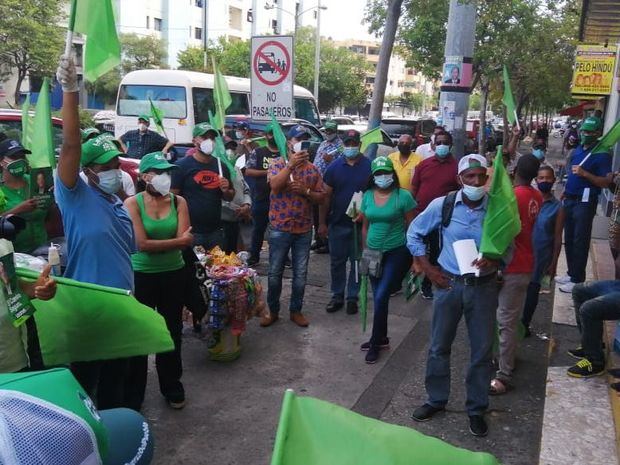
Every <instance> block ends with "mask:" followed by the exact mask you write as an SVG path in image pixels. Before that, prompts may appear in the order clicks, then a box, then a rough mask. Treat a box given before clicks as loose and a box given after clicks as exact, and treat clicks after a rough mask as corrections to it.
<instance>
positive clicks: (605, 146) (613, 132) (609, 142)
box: [590, 119, 620, 153]
mask: <svg viewBox="0 0 620 465" xmlns="http://www.w3.org/2000/svg"><path fill="white" fill-rule="evenodd" d="M619 140H620V119H619V120H618V121H616V124H614V126H613V127H612V128H611V129H610V130H609V132H607V134H605V135H604V136H603V137H601V139H599V141H598V144H596V146H595V147H594V148H593V149H592V152H590V153H600V152H609V151H610V150H611V149H613V147H614V145H616V142H618V141H619Z"/></svg>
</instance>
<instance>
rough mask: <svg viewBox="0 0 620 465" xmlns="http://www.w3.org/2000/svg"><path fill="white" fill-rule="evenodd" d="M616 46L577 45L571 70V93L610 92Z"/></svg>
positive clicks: (606, 93)
mask: <svg viewBox="0 0 620 465" xmlns="http://www.w3.org/2000/svg"><path fill="white" fill-rule="evenodd" d="M615 67H616V46H615V45H610V46H608V47H604V46H603V45H578V46H577V54H576V57H575V69H574V71H573V87H572V94H573V95H609V94H611V89H612V82H613V79H614V70H615Z"/></svg>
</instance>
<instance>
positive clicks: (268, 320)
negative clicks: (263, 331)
mask: <svg viewBox="0 0 620 465" xmlns="http://www.w3.org/2000/svg"><path fill="white" fill-rule="evenodd" d="M279 319H280V317H279V316H278V314H277V313H269V314H267V315H264V316H263V317H262V318H261V319H260V325H261V326H262V327H263V328H266V327H267V326H271V325H272V324H274V323H275V322H276V321H278V320H279Z"/></svg>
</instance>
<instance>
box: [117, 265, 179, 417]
mask: <svg viewBox="0 0 620 465" xmlns="http://www.w3.org/2000/svg"><path fill="white" fill-rule="evenodd" d="M184 276H185V271H184V269H183V268H181V269H180V270H176V271H167V272H163V273H140V272H137V271H136V272H135V285H136V299H138V301H139V302H141V303H143V304H144V305H148V306H149V307H151V308H153V309H155V310H157V312H159V314H160V315H161V316H163V317H164V320H166V327H167V328H168V331H170V336H171V337H172V341H173V342H174V350H173V351H172V352H165V353H161V354H157V355H156V356H155V365H156V367H157V376H158V378H159V391H160V392H161V393H162V395H163V396H164V397H165V398H166V399H168V400H171V401H174V402H179V401H181V400H184V399H185V391H184V389H183V384H182V383H181V376H182V375H183V363H182V361H181V332H182V330H183V286H184V283H183V281H184ZM147 369H148V357H147V356H141V357H132V358H131V359H129V370H128V374H127V376H126V378H125V386H126V389H125V393H126V394H125V401H126V402H125V406H126V407H128V408H132V409H134V410H140V408H141V406H142V402H143V401H144V392H145V390H146V378H147Z"/></svg>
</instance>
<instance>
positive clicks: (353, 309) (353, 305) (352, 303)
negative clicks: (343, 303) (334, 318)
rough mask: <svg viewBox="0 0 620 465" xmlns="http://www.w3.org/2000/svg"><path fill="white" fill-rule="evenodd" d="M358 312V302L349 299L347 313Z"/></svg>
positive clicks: (353, 313)
mask: <svg viewBox="0 0 620 465" xmlns="http://www.w3.org/2000/svg"><path fill="white" fill-rule="evenodd" d="M356 313H357V302H356V301H354V300H349V301H348V302H347V315H355V314H356Z"/></svg>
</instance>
